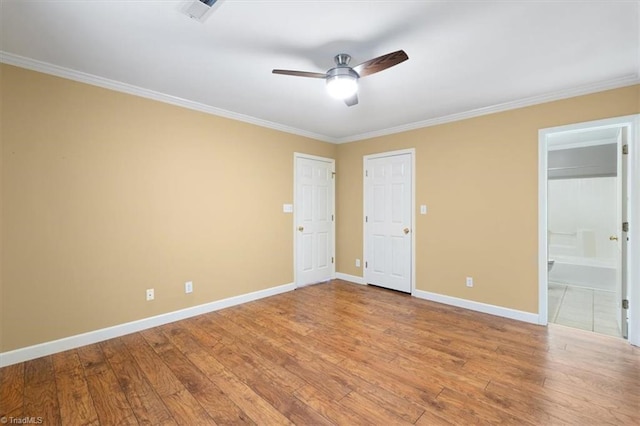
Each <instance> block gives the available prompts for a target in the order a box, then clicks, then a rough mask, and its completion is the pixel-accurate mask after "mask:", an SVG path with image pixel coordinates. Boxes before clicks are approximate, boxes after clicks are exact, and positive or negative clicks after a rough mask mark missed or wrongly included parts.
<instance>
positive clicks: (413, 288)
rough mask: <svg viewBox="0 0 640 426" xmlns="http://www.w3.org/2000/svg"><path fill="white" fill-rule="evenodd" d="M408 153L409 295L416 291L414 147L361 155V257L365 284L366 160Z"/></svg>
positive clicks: (366, 257)
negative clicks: (409, 169) (409, 189)
mask: <svg viewBox="0 0 640 426" xmlns="http://www.w3.org/2000/svg"><path fill="white" fill-rule="evenodd" d="M404 154H409V155H410V156H411V207H410V209H409V210H410V211H411V234H412V235H411V295H412V296H413V295H414V293H415V291H416V235H417V232H416V215H415V212H414V210H415V206H416V149H415V148H408V149H400V150H397V151H387V152H380V153H376V154H369V155H365V156H363V157H362V258H363V261H364V262H365V263H364V264H363V269H362V271H363V272H362V280H363V284H365V285H366V284H367V268H366V267H365V265H366V262H367V259H368V254H367V222H366V221H365V218H364V217H365V215H366V212H367V188H366V185H367V180H366V179H365V178H366V176H365V173H366V170H367V161H368V160H373V159H376V158H384V157H393V156H396V155H404Z"/></svg>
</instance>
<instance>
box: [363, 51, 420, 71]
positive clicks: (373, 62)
mask: <svg viewBox="0 0 640 426" xmlns="http://www.w3.org/2000/svg"><path fill="white" fill-rule="evenodd" d="M407 59H409V56H407V54H406V53H405V52H404V50H397V51H395V52H391V53H387V54H386V55H382V56H378V57H377V58H374V59H370V60H368V61H366V62H363V63H361V64H360V65H357V66H355V67H353V70H354V71H355V72H357V73H358V75H359V76H360V77H365V76H367V75H371V74H374V73H377V72H380V71H383V70H386V69H387V68H391V67H392V66H394V65H398V64H399V63H401V62H404V61H406V60H407Z"/></svg>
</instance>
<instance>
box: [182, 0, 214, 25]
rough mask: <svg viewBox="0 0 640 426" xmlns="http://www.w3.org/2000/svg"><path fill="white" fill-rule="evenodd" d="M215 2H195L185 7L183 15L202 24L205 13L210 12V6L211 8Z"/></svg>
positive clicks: (208, 0) (212, 0)
mask: <svg viewBox="0 0 640 426" xmlns="http://www.w3.org/2000/svg"><path fill="white" fill-rule="evenodd" d="M216 1H218V0H195V1H194V2H192V3H190V4H188V5H187V7H186V8H185V13H186V14H187V15H189V17H191V18H193V19H195V20H197V21H200V22H203V21H204V20H205V18H206V15H207V12H209V11H210V10H211V6H213V5H214V4H215V2H216Z"/></svg>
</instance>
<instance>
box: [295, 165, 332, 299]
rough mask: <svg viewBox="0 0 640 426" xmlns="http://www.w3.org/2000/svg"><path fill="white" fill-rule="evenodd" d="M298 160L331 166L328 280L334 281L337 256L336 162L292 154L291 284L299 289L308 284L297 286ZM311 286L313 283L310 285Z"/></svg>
mask: <svg viewBox="0 0 640 426" xmlns="http://www.w3.org/2000/svg"><path fill="white" fill-rule="evenodd" d="M298 158H304V159H306V160H315V161H322V162H325V163H329V164H331V171H332V172H333V174H334V175H333V179H332V188H331V209H332V212H331V214H333V221H332V223H331V233H332V236H331V243H332V247H331V252H332V253H333V258H334V262H333V263H332V264H331V276H330V278H329V279H330V280H331V279H334V278H335V277H336V263H335V262H336V261H337V256H336V177H335V176H336V174H335V173H336V160H335V159H334V158H327V157H319V156H317V155H311V154H303V153H300V152H294V153H293V282H294V284H295V285H296V286H297V287H298V288H299V287H304V286H306V285H309V284H302V285H300V284H298V259H297V253H298V252H297V250H298V247H297V241H298V238H297V237H298V235H297V233H298V230H297V228H298V224H297V220H298V204H297V203H298V200H297V192H298V191H297V189H298V187H297V185H298V182H297V179H298V163H297V161H298ZM310 284H313V283H310Z"/></svg>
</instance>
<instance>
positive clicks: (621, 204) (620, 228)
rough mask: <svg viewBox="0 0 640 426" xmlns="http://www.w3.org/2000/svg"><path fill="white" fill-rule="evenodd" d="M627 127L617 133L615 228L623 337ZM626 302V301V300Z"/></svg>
mask: <svg viewBox="0 0 640 426" xmlns="http://www.w3.org/2000/svg"><path fill="white" fill-rule="evenodd" d="M627 131H628V129H627V128H626V127H623V128H621V129H620V132H619V133H618V194H619V195H618V209H617V210H618V211H617V212H618V214H617V215H616V221H617V223H616V230H617V235H615V236H614V238H617V240H615V241H616V248H617V254H618V256H617V264H616V267H617V271H616V272H617V273H616V303H617V306H618V307H619V308H620V311H619V313H618V328H619V329H620V332H621V334H622V337H624V338H625V339H626V338H627V337H628V335H629V320H628V314H629V310H628V308H626V307H625V306H626V304H625V303H624V301H625V300H627V299H628V297H627V293H628V289H627V245H628V235H629V234H628V233H627V231H625V229H628V228H626V227H625V226H624V225H623V224H624V223H627V222H628V221H629V218H628V216H629V215H628V197H629V195H628V180H627V166H628V164H627V161H628V155H626V154H623V151H624V148H623V147H624V146H625V145H627V134H626V132H627ZM627 303H628V302H627Z"/></svg>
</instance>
